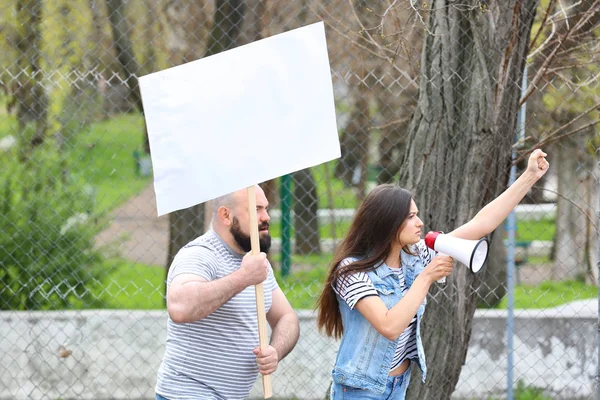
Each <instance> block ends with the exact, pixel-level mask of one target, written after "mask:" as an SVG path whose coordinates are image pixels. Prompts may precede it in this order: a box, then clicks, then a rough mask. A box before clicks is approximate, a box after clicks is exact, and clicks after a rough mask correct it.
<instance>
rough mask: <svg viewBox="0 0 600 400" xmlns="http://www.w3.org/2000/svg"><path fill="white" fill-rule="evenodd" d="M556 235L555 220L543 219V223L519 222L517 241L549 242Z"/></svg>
mask: <svg viewBox="0 0 600 400" xmlns="http://www.w3.org/2000/svg"><path fill="white" fill-rule="evenodd" d="M555 233H556V224H555V222H554V220H553V219H543V220H541V221H533V220H529V221H519V222H518V224H517V235H516V236H517V237H516V239H517V240H520V241H532V240H547V241H551V240H553V239H554V235H555Z"/></svg>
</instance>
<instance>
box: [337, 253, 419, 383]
mask: <svg viewBox="0 0 600 400" xmlns="http://www.w3.org/2000/svg"><path fill="white" fill-rule="evenodd" d="M401 257H402V258H401V259H402V270H403V272H404V279H405V282H406V285H407V287H410V286H411V285H412V284H413V282H414V280H415V278H416V277H417V275H418V274H419V273H421V271H423V269H424V268H425V265H424V263H423V261H422V259H421V258H420V257H418V256H413V255H410V254H407V253H405V252H402V255H401ZM367 274H368V275H369V278H370V279H371V282H373V286H375V290H376V291H377V293H378V294H379V298H380V299H381V300H382V301H383V302H384V304H385V305H386V306H387V308H388V309H390V308H392V307H393V306H394V305H396V304H397V303H398V302H399V301H400V299H401V298H402V296H403V294H402V290H401V288H400V282H398V279H397V278H396V276H395V275H394V273H393V272H392V270H390V268H389V267H388V266H387V265H386V264H384V263H381V264H380V265H379V266H378V267H377V268H376V269H375V270H374V271H370V272H368V273H367ZM338 303H339V307H340V312H341V315H342V324H343V326H344V335H343V336H342V341H341V343H340V348H339V350H338V354H337V358H336V361H335V366H334V368H333V372H332V377H333V381H334V382H336V383H339V384H341V385H347V386H351V387H355V388H361V389H367V390H370V391H372V392H374V393H377V394H383V393H384V391H385V387H386V383H387V378H388V375H389V373H390V368H391V366H392V359H393V357H394V352H395V351H396V345H397V342H398V340H389V339H387V338H386V337H384V336H383V335H381V334H380V333H379V332H377V330H376V329H375V328H374V327H373V326H372V325H371V324H370V323H369V321H367V320H366V319H365V317H363V316H362V314H361V313H360V312H359V311H358V310H357V309H356V308H355V309H354V310H351V309H350V307H348V305H347V304H346V302H345V301H344V300H343V299H341V298H340V297H339V296H338ZM426 303H427V299H425V300H424V301H423V303H422V304H421V305H420V306H419V310H418V311H417V353H418V355H419V367H420V368H421V373H422V378H423V382H425V378H426V376H427V366H426V365H425V351H424V350H423V343H422V341H421V327H420V325H421V318H422V316H423V312H424V311H425V304H426Z"/></svg>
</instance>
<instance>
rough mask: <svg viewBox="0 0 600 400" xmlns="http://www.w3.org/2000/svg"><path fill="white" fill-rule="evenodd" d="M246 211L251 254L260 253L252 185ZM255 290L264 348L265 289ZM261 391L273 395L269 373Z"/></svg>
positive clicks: (265, 333)
mask: <svg viewBox="0 0 600 400" xmlns="http://www.w3.org/2000/svg"><path fill="white" fill-rule="evenodd" d="M248 213H249V214H250V244H251V246H252V250H251V252H250V253H251V254H258V253H260V243H259V240H258V218H257V217H256V193H255V190H254V186H249V187H248ZM254 290H255V292H256V315H257V317H258V339H259V343H260V349H261V350H264V349H265V348H267V346H269V335H268V332H267V314H266V311H265V289H264V286H263V284H262V283H259V284H258V285H254ZM262 382H263V392H264V396H265V399H267V398H269V397H271V396H273V388H272V385H271V375H263V376H262Z"/></svg>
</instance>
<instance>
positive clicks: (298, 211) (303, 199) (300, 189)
mask: <svg viewBox="0 0 600 400" xmlns="http://www.w3.org/2000/svg"><path fill="white" fill-rule="evenodd" d="M292 178H293V179H294V199H295V201H294V230H295V233H296V249H295V253H296V254H301V255H306V254H321V239H320V234H319V216H318V210H319V195H318V193H317V185H316V183H315V179H314V177H313V174H312V172H311V170H310V168H307V169H303V170H301V171H298V172H294V173H293V174H292Z"/></svg>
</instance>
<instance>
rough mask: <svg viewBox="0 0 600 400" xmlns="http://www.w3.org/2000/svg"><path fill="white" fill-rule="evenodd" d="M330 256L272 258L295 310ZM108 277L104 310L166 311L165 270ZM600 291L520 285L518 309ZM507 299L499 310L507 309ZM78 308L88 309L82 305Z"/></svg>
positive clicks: (315, 292)
mask: <svg viewBox="0 0 600 400" xmlns="http://www.w3.org/2000/svg"><path fill="white" fill-rule="evenodd" d="M330 259H331V256H330V255H329V254H324V255H321V256H317V255H311V256H296V255H294V256H293V257H292V264H293V269H294V272H292V273H291V274H289V275H288V276H285V277H284V276H282V275H281V270H280V266H279V256H278V255H274V256H273V257H272V262H273V266H274V268H275V275H276V277H277V281H278V282H279V286H280V287H281V289H282V290H283V292H284V293H285V294H286V296H287V298H288V300H289V301H290V303H291V304H292V306H293V307H294V308H295V309H309V310H312V309H314V307H315V302H316V300H317V298H318V297H319V295H320V293H321V290H322V289H323V284H324V282H325V278H326V275H327V272H328V263H329V261H330ZM104 267H105V268H106V270H107V271H108V274H107V276H106V277H105V278H104V280H103V281H102V282H101V284H100V285H99V287H98V288H97V289H94V290H95V296H96V297H97V298H98V299H99V300H100V301H101V302H102V303H103V304H104V307H105V308H115V309H134V310H135V309H137V310H154V309H164V305H163V297H162V296H163V292H164V279H165V275H164V274H165V270H164V268H162V267H160V266H149V265H144V264H140V263H132V262H129V261H125V260H119V259H111V260H107V261H105V262H104ZM597 296H598V289H597V288H596V287H595V286H588V285H585V284H583V283H581V282H578V281H561V282H555V281H547V282H544V283H542V284H540V285H538V286H517V287H516V289H515V308H517V309H539V308H552V307H556V306H559V305H561V304H565V303H568V302H571V301H575V300H582V299H590V298H596V297H597ZM507 304H508V300H507V298H504V299H503V300H502V301H501V303H500V305H499V306H498V308H500V309H506V308H507ZM77 307H78V308H85V305H79V306H77Z"/></svg>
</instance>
